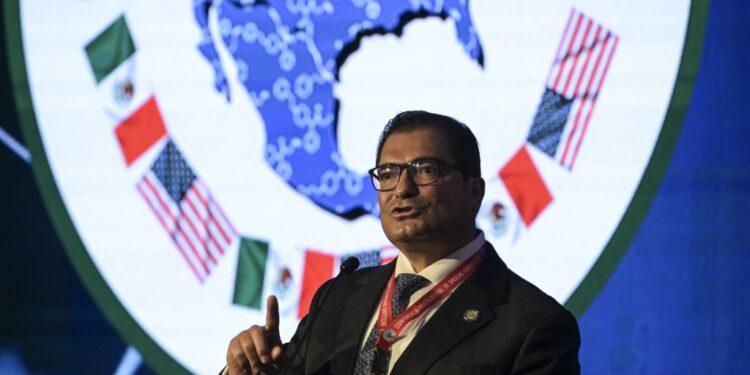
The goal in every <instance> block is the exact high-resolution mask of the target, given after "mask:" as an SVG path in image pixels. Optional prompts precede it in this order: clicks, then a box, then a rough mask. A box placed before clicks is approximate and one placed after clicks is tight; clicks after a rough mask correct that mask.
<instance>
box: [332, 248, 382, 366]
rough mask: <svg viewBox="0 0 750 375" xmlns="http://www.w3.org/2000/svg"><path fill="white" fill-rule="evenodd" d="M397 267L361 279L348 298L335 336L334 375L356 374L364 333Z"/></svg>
mask: <svg viewBox="0 0 750 375" xmlns="http://www.w3.org/2000/svg"><path fill="white" fill-rule="evenodd" d="M395 264H396V261H395V260H394V261H393V262H391V263H390V264H388V265H387V266H385V267H382V268H380V269H377V270H375V271H373V272H371V273H370V274H368V275H366V276H365V277H362V278H361V279H359V280H358V281H357V283H358V284H359V285H358V287H357V286H355V288H356V289H355V290H353V291H352V292H351V294H350V295H349V297H348V298H347V300H346V303H345V304H344V306H343V313H342V314H341V325H339V331H338V333H337V335H336V349H335V350H336V352H335V354H334V356H333V358H332V359H331V370H332V373H334V374H351V373H352V372H353V371H354V364H355V363H356V360H357V357H358V356H359V350H360V346H361V344H362V339H363V337H364V335H365V334H366V333H365V330H366V329H367V325H368V323H369V322H370V318H371V317H372V314H373V312H374V311H375V306H376V305H377V304H378V302H380V296H381V295H382V294H383V290H384V289H385V285H386V283H387V282H388V278H389V277H390V276H391V274H392V273H393V269H394V267H395Z"/></svg>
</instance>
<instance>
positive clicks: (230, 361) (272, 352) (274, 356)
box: [227, 295, 285, 375]
mask: <svg viewBox="0 0 750 375" xmlns="http://www.w3.org/2000/svg"><path fill="white" fill-rule="evenodd" d="M284 360H285V358H284V350H283V349H282V347H281V336H279V302H278V301H277V300H276V296H274V295H270V296H268V299H267V300H266V325H265V326H257V325H254V326H252V327H250V328H248V329H246V330H244V331H242V332H240V333H239V334H238V335H237V336H235V337H234V338H233V339H232V341H230V342H229V348H228V349H227V370H229V372H228V373H229V374H230V375H235V374H237V375H239V374H278V373H279V372H280V371H281V370H282V369H283V368H284V365H285V363H284Z"/></svg>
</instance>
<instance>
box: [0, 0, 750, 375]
mask: <svg viewBox="0 0 750 375" xmlns="http://www.w3.org/2000/svg"><path fill="white" fill-rule="evenodd" d="M0 12H2V7H0ZM2 20H4V15H2V14H0V21H2ZM3 32H4V27H3V30H0V33H3ZM5 43H6V40H5V35H4V34H3V35H0V51H2V53H3V55H2V58H0V128H2V130H4V131H5V132H6V133H8V134H9V135H11V136H12V137H13V138H15V139H17V140H19V142H20V143H23V138H22V136H21V134H20V128H19V124H18V118H17V116H16V109H15V103H14V99H13V92H14V90H13V87H12V86H11V83H10V79H9V78H10V77H9V74H10V73H9V71H8V66H7V63H8V62H7V59H6V55H5V54H6V53H7V52H6V51H7V48H6V44H5ZM749 77H750V4H748V2H746V1H739V0H738V1H714V2H712V3H711V4H710V12H709V16H708V23H707V27H706V34H705V41H704V45H703V51H702V58H701V66H700V69H699V72H698V76H697V79H696V82H695V86H694V89H693V96H692V100H691V102H690V107H689V109H688V112H687V115H686V118H685V122H684V124H683V128H682V132H681V134H680V137H679V141H678V144H677V147H676V149H675V152H674V154H673V157H672V161H671V163H670V165H669V167H668V169H667V171H666V174H665V176H664V180H663V182H662V184H661V186H660V188H659V190H658V192H657V195H656V197H655V198H654V201H653V203H652V206H651V208H650V210H649V212H648V214H647V215H646V218H645V220H644V221H643V223H642V225H641V228H640V230H639V232H638V234H637V235H636V237H635V239H634V241H633V243H632V245H631V246H630V248H629V249H628V251H627V253H626V254H625V256H624V257H623V259H622V262H621V263H620V264H619V266H618V268H617V269H616V271H615V272H614V273H613V275H612V277H611V278H610V280H609V281H608V283H607V285H606V286H605V287H604V288H603V289H602V291H601V293H600V294H599V295H598V296H597V298H596V299H595V300H594V302H593V303H592V305H591V306H590V307H589V309H588V310H587V311H586V312H585V313H584V314H583V316H582V317H581V318H580V325H581V335H582V340H583V346H582V348H581V363H582V366H583V370H584V373H591V374H601V373H613V374H631V373H646V374H709V373H710V374H740V373H748V372H749V371H750V370H748V369H750V318H749V317H750V292H749V291H748V289H749V288H750V246H749V245H748V242H749V241H750V224H748V219H750V214H748V212H750V150H749V144H750V94H748V89H749V88H750V78H749ZM0 202H1V203H0V280H1V282H0V296H1V297H0V374H5V373H11V374H13V373H29V374H104V373H113V372H114V371H115V369H116V368H117V366H118V364H119V363H120V361H121V359H122V357H123V353H124V352H125V350H126V348H127V344H126V343H124V342H123V341H122V339H120V338H119V336H118V335H117V334H116V333H115V332H114V330H113V329H112V327H111V326H110V325H109V323H108V322H107V321H106V320H105V318H104V317H103V315H102V314H101V313H100V311H99V309H98V308H97V307H96V305H95V304H94V302H93V301H92V299H91V297H90V296H89V294H88V293H87V292H86V290H85V288H84V287H83V286H82V284H81V282H80V280H79V279H78V276H77V275H76V274H75V272H74V271H73V269H72V267H71V265H70V263H69V261H68V259H67V257H66V255H65V252H64V250H63V249H62V247H61V244H60V242H59V240H58V239H57V236H56V234H55V231H54V229H53V228H52V225H51V223H50V220H49V218H48V216H47V213H46V209H45V207H44V205H43V203H42V201H41V197H40V195H39V190H38V188H37V185H36V182H35V180H34V178H33V175H32V172H31V168H30V165H29V164H28V163H27V162H26V161H24V160H23V159H22V158H20V157H19V156H18V155H16V154H15V153H13V152H12V151H11V150H10V149H9V148H7V147H6V146H5V145H4V144H0ZM137 373H139V374H148V373H150V371H149V370H148V369H147V368H146V367H145V366H139V367H138V370H137Z"/></svg>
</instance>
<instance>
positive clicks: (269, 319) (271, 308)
mask: <svg viewBox="0 0 750 375" xmlns="http://www.w3.org/2000/svg"><path fill="white" fill-rule="evenodd" d="M266 330H268V331H275V332H278V331H279V301H278V300H277V299H276V296H274V295H273V294H271V295H270V296H268V299H266Z"/></svg>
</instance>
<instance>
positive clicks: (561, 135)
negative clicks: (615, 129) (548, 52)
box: [527, 9, 619, 169]
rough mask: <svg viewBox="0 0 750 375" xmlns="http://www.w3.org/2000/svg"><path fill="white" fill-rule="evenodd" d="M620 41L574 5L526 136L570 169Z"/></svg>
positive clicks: (530, 141) (584, 135)
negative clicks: (574, 7)
mask: <svg viewBox="0 0 750 375" xmlns="http://www.w3.org/2000/svg"><path fill="white" fill-rule="evenodd" d="M618 42H619V37H618V36H617V35H615V34H613V33H612V31H610V30H609V29H607V28H606V27H605V26H603V25H601V24H599V23H596V22H594V20H593V19H591V18H590V17H588V16H586V15H585V14H583V13H581V12H579V11H578V10H576V9H571V11H570V15H569V16H568V21H567V23H566V26H565V29H564V31H563V35H562V38H561V39H560V42H559V44H558V47H557V52H556V53H555V59H554V61H553V62H552V66H551V68H550V71H549V74H548V75H547V82H546V85H545V86H546V87H545V90H544V94H543V95H542V101H541V103H540V104H539V107H538V108H537V112H536V115H535V116H534V121H533V123H532V126H531V129H530V130H529V134H528V136H527V140H528V141H529V143H531V144H533V145H534V146H536V147H537V148H538V149H539V150H541V151H543V152H544V153H546V154H547V155H549V156H550V157H552V158H554V159H556V160H557V161H558V162H559V163H560V165H562V166H564V167H566V168H568V169H573V165H575V162H576V158H577V157H578V152H579V151H580V149H581V144H582V143H583V139H584V138H585V137H586V131H587V130H588V127H589V123H590V121H591V115H592V113H593V112H594V107H595V106H596V100H597V97H598V96H599V93H600V92H601V89H602V85H603V84H604V79H605V78H606V76H607V71H608V70H609V65H610V62H611V61H612V56H614V54H615V50H616V49H617V43H618Z"/></svg>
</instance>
